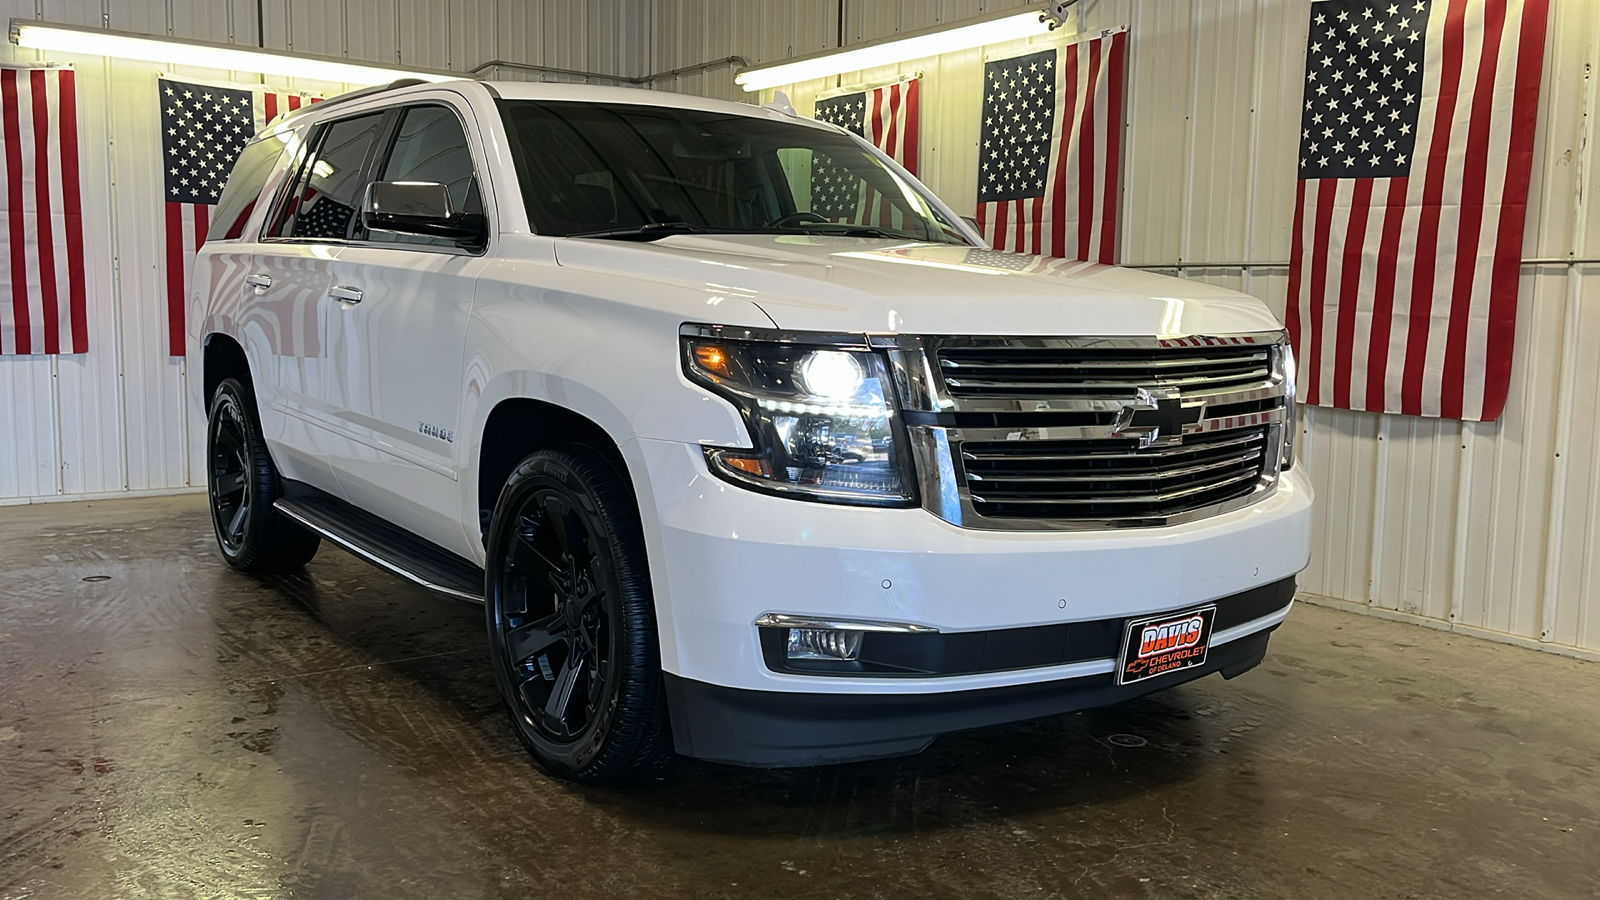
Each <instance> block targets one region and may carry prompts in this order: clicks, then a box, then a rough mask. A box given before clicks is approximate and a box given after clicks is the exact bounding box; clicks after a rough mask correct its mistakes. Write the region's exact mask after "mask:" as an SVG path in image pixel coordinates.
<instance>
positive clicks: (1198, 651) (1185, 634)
mask: <svg viewBox="0 0 1600 900" xmlns="http://www.w3.org/2000/svg"><path fill="white" fill-rule="evenodd" d="M1216 618H1217V608H1216V607H1215V606H1207V607H1204V608H1202V609H1191V610H1188V611H1186V612H1178V613H1163V614H1162V615H1159V616H1151V617H1150V618H1148V619H1136V620H1134V621H1132V622H1129V623H1128V632H1127V635H1126V637H1124V639H1123V642H1122V658H1121V659H1119V660H1117V684H1133V683H1134V682H1136V681H1144V680H1145V679H1147V678H1155V677H1157V676H1159V675H1165V674H1167V673H1169V672H1179V671H1182V670H1184V669H1188V668H1192V667H1194V666H1199V665H1204V664H1205V661H1206V650H1207V649H1208V648H1209V647H1210V645H1211V625H1212V623H1213V622H1215V621H1216Z"/></svg>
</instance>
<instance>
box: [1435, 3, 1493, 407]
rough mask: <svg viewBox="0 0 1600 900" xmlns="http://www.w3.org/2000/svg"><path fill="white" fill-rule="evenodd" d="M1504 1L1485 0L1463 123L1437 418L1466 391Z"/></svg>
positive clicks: (1458, 405) (1460, 405) (1454, 404)
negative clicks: (1475, 80) (1473, 80)
mask: <svg viewBox="0 0 1600 900" xmlns="http://www.w3.org/2000/svg"><path fill="white" fill-rule="evenodd" d="M1505 22H1506V0H1486V2H1485V4H1484V10H1483V50H1482V56H1481V58H1480V60H1479V62H1478V83H1477V86H1476V87H1475V88H1474V89H1473V94H1472V118H1471V119H1470V120H1469V121H1468V122H1467V154H1466V159H1465V160H1464V161H1463V162H1464V171H1463V173H1462V179H1461V223H1460V228H1461V231H1460V234H1459V235H1458V236H1457V244H1456V276H1455V285H1454V288H1453V290H1452V291H1451V296H1452V299H1451V303H1450V320H1449V325H1448V328H1447V329H1446V332H1445V334H1446V337H1445V352H1444V379H1443V384H1442V385H1441V392H1440V398H1439V414H1440V415H1441V416H1448V417H1450V418H1452V419H1459V418H1461V407H1462V403H1463V401H1464V395H1465V393H1466V390H1467V376H1466V368H1467V326H1468V325H1470V324H1471V321H1472V280H1473V275H1474V274H1476V272H1477V269H1478V239H1479V237H1480V236H1481V235H1482V233H1483V199H1484V192H1485V190H1486V187H1487V185H1486V182H1487V181H1488V179H1489V124H1490V119H1491V117H1492V116H1493V115H1494V82H1495V68H1496V66H1497V64H1498V63H1499V61H1500V34H1501V31H1502V29H1504V28H1505Z"/></svg>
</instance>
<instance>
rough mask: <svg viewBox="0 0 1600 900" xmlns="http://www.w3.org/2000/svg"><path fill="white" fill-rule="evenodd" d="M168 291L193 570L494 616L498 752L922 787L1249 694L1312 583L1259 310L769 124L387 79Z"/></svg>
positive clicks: (571, 770) (587, 763)
mask: <svg viewBox="0 0 1600 900" xmlns="http://www.w3.org/2000/svg"><path fill="white" fill-rule="evenodd" d="M214 217H215V221H214V223H213V225H212V228H211V233H210V235H209V239H208V240H207V242H206V244H205V247H204V249H203V250H202V251H201V252H200V253H199V256H198V258H197V261H196V263H195V271H194V279H193V284H194V289H193V296H192V298H191V304H192V306H191V315H190V317H189V319H188V321H189V323H190V325H189V353H190V355H191V357H192V358H193V360H194V361H195V363H196V365H197V371H201V372H203V373H204V374H203V378H194V379H191V383H193V384H195V386H196V388H197V389H202V390H203V391H204V394H203V397H201V398H197V400H199V399H203V401H204V404H205V407H206V409H207V410H208V413H209V422H208V431H207V448H208V449H207V459H208V467H209V473H210V497H211V506H212V511H213V519H214V522H215V526H216V532H217V540H218V543H219V544H220V545H221V549H222V553H223V555H224V556H225V557H226V558H227V560H228V562H229V563H230V564H231V565H233V566H234V567H235V568H238V569H241V570H244V571H247V572H265V571H272V570H282V569H285V568H290V567H295V566H299V565H302V564H303V563H305V562H306V561H307V560H308V559H310V557H311V555H312V554H313V553H314V552H315V551H316V548H317V545H318V542H319V540H320V539H321V538H327V539H328V540H331V541H333V542H334V543H336V544H338V545H339V546H341V547H343V548H345V549H347V550H350V551H352V552H354V553H355V554H357V555H359V556H361V557H363V558H365V559H367V560H369V561H371V562H373V563H376V564H377V565H379V566H381V567H383V568H385V569H387V570H389V571H391V572H393V573H395V574H398V575H400V576H403V577H405V578H408V579H410V580H412V581H414V582H416V583H418V584H421V585H424V586H426V587H428V588H431V589H433V590H436V591H438V592H441V593H443V594H448V595H452V596H455V597H459V598H464V599H468V600H472V601H477V602H483V603H484V604H485V607H486V619H487V624H488V633H489V647H490V659H491V662H492V665H493V668H494V672H495V675H496V678H497V680H498V683H499V685H500V689H501V692H502V694H503V695H504V698H505V701H506V705H507V707H508V708H509V710H510V713H511V721H512V723H513V726H514V727H515V729H516V731H517V734H518V735H519V736H520V737H521V739H522V740H523V742H524V743H525V744H526V745H527V747H528V748H529V750H530V751H532V753H533V754H534V755H535V756H536V757H537V758H538V759H539V760H540V761H541V762H542V763H544V764H545V765H546V766H547V767H548V768H550V769H551V770H552V771H554V772H556V773H558V774H560V775H563V776H566V777H569V778H574V779H579V780H598V779H604V778H611V777H616V776H620V775H624V774H628V773H633V772H638V771H640V770H647V769H650V768H652V767H655V766H658V765H659V764H661V763H662V762H663V761H664V760H665V759H667V758H668V757H669V756H670V755H671V752H672V751H674V750H675V751H676V752H678V753H683V754H686V755H689V756H694V757H700V758H704V759H712V760H721V761H726V762H733V763H741V764H747V765H758V766H787V765H806V764H813V763H822V762H839V761H845V760H855V759H866V758H872V757H879V756H889V755H894V754H904V753H914V752H917V751H918V750H921V749H922V748H924V747H926V746H927V745H928V744H929V743H930V742H931V741H932V740H933V739H934V738H935V737H936V736H938V735H939V734H941V733H945V732H949V731H954V730H958V729H967V728H974V727H979V726H986V725H992V724H996V723H1002V722H1011V721H1017V720H1021V719H1028V718H1033V717H1038V716H1046V715H1052V714H1056V713H1062V712H1066V711H1070V710H1076V709H1082V708H1085V707H1089V706H1096V705H1101V704H1107V703H1113V702H1116V701H1120V700H1124V699H1127V698H1129V697H1134V696H1137V695H1140V694H1144V693H1147V692H1149V691H1153V690H1158V689H1161V688H1166V687H1170V686H1173V685H1176V684H1180V683H1183V682H1186V681H1189V680H1192V679H1194V678H1198V677H1200V676H1203V675H1206V674H1209V673H1212V672H1220V673H1222V675H1224V676H1225V677H1232V676H1234V675H1237V674H1239V673H1241V672H1244V671H1245V670H1247V669H1249V668H1251V667H1252V666H1254V665H1256V664H1257V663H1258V662H1260V660H1261V658H1262V656H1263V654H1264V653H1265V652H1266V647H1267V638H1268V634H1269V633H1270V632H1271V631H1272V630H1273V629H1274V628H1275V627H1276V626H1277V625H1278V624H1279V623H1280V622H1282V621H1283V619H1284V616H1285V615H1286V614H1287V613H1288V611H1289V607H1290V604H1291V601H1292V597H1293V593H1294V577H1295V575H1296V573H1298V572H1299V571H1300V570H1301V569H1302V568H1303V567H1304V566H1305V565H1306V562H1307V559H1308V554H1309V547H1310V528H1311V524H1310V522H1311V519H1310V506H1311V490H1310V487H1309V485H1308V484H1307V482H1306V480H1305V478H1304V476H1303V475H1302V473H1301V472H1299V471H1297V470H1292V463H1293V459H1294V455H1293V448H1292V439H1293V436H1294V431H1295V422H1296V417H1295V401H1294V391H1293V362H1292V358H1291V356H1290V353H1289V348H1288V345H1287V343H1286V342H1285V339H1284V334H1283V331H1282V327H1281V325H1280V324H1279V323H1278V321H1277V320H1276V319H1275V318H1274V317H1273V315H1272V314H1271V313H1270V312H1269V311H1268V310H1267V309H1266V308H1265V307H1264V306H1263V305H1262V304H1261V303H1259V302H1258V301H1256V300H1254V299H1252V298H1250V297H1247V296H1244V295H1241V294H1237V293H1233V292H1230V291H1226V290H1221V289H1218V288H1213V287H1208V286H1206V285H1203V284H1197V283H1194V282H1189V281H1180V280H1177V279H1173V278H1167V277H1163V276H1158V275H1153V274H1144V273H1140V272H1134V271H1129V270H1125V269H1119V268H1114V267H1109V266H1102V265H1094V264H1089V263H1079V262H1064V261H1060V260H1049V259H1042V258H1034V257H1027V256H1017V255H1013V254H1007V253H996V252H994V251H991V250H988V249H984V248H983V247H982V246H981V240H980V239H979V236H978V235H977V234H976V233H975V232H973V231H972V229H971V228H970V227H969V226H968V225H967V224H965V223H964V222H963V221H962V220H961V219H960V218H958V217H957V216H956V215H955V214H954V213H953V212H951V210H950V209H949V207H947V206H946V205H945V204H943V203H942V202H941V201H940V200H939V199H938V198H936V197H934V196H933V195H932V194H931V193H929V192H928V191H927V189H926V188H924V187H923V186H922V185H921V184H919V183H918V182H917V180H916V179H915V178H913V177H912V176H911V175H909V174H907V173H906V172H905V170H904V169H902V168H900V167H899V166H897V165H895V164H894V163H893V162H892V161H890V160H889V159H887V158H886V157H885V156H883V154H881V153H879V152H878V151H877V150H875V149H873V148H872V147H871V146H870V145H869V144H867V143H866V142H864V141H862V140H861V139H860V138H858V137H856V136H854V135H851V134H849V133H847V132H845V131H841V130H839V129H837V128H834V127H831V126H827V125H822V124H819V123H817V122H812V121H809V120H806V119H801V118H797V117H796V116H795V115H794V114H793V113H792V112H789V111H784V110H774V109H765V108H756V107H753V106H745V105H738V104H733V103H724V102H717V101H711V100H697V99H692V98H689V97H684V96H679V95H675V94H668V93H656V92H648V91H635V90H623V89H610V88H595V87H586V86H570V85H554V84H514V83H505V84H489V83H479V82H470V81H461V82H451V83H444V84H430V85H392V86H389V87H387V88H380V89H374V90H371V91H364V92H358V93H356V94H351V95H346V96H344V97H340V98H337V99H335V100H332V101H329V102H326V103H319V104H316V105H315V106H311V107H307V108H305V109H302V110H300V111H299V112H297V113H291V114H289V116H288V117H287V118H284V119H281V120H279V121H278V122H276V123H275V124H274V125H273V126H272V127H270V128H269V129H268V130H267V131H266V133H265V134H263V135H262V136H261V137H259V138H257V139H256V140H255V141H254V142H252V143H251V144H250V145H249V146H248V147H246V148H245V150H244V151H243V154H242V155H241V157H240V159H239V161H238V163H237V165H236V167H235V170H234V173H233V177H232V180H231V181H230V182H229V184H228V188H227V190H226V192H225V193H224V195H223V197H222V199H221V201H220V203H219V204H218V205H217V207H216V208H215V211H214Z"/></svg>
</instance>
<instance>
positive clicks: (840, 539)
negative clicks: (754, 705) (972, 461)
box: [624, 440, 1311, 701]
mask: <svg viewBox="0 0 1600 900" xmlns="http://www.w3.org/2000/svg"><path fill="white" fill-rule="evenodd" d="M624 452H625V453H626V454H627V455H628V456H629V457H630V460H629V462H630V470H631V471H632V473H633V475H634V478H635V480H636V485H637V488H638V491H637V493H638V496H639V500H640V507H641V512H642V513H643V516H642V519H643V525H644V528H645V532H646V541H645V543H646V546H647V548H648V551H649V554H650V568H651V578H652V582H653V587H654V590H655V599H656V606H657V621H658V625H659V628H660V633H661V661H662V668H663V670H664V671H665V672H666V673H667V674H668V675H669V676H674V677H675V678H672V679H669V680H681V681H683V682H685V683H688V682H695V683H700V684H704V685H707V686H711V687H720V688H732V689H736V690H742V691H752V692H760V693H764V694H765V693H771V694H786V693H813V694H824V695H842V694H873V695H893V696H894V697H895V698H899V699H901V700H906V701H909V700H911V699H913V697H914V695H932V694H946V693H955V692H967V691H983V690H986V689H990V688H1000V687H1010V686H1018V685H1026V684H1032V683H1041V682H1055V681H1059V680H1061V679H1067V678H1074V677H1077V676H1081V675H1084V674H1091V673H1086V672H1085V671H1084V670H1083V669H1082V668H1081V667H1082V666H1083V665H1086V663H1082V662H1069V663H1066V664H1063V665H1043V666H1032V667H1028V668H999V669H996V670H991V671H971V670H970V669H968V670H967V673H965V674H952V675H940V676H935V677H896V678H879V677H862V676H853V677H852V676H834V675H819V674H795V673H790V672H778V671H773V670H772V669H771V668H769V667H768V665H767V663H766V662H765V660H764V658H763V654H762V647H761V640H760V635H759V629H757V628H756V627H755V625H754V623H755V620H756V619H757V618H759V617H760V616H761V615H763V614H765V613H785V614H791V615H801V616H813V617H819V618H834V619H856V620H862V619H866V620H877V621H891V622H903V623H910V624H918V625H925V626H931V627H933V628H936V629H938V631H939V632H941V633H945V634H948V633H952V632H980V631H995V630H1002V629H1023V628H1031V627H1034V626H1059V625H1061V624H1063V623H1066V624H1069V625H1070V624H1071V623H1087V622H1094V621H1104V620H1118V621H1121V620H1126V619H1130V618H1136V617H1140V616H1145V615H1151V614H1155V613H1161V612H1166V611H1170V610H1178V609H1184V608H1188V607H1193V606H1198V605H1201V604H1204V603H1207V602H1210V601H1213V600H1218V599H1219V598H1225V597H1231V596H1234V595H1237V594H1242V593H1244V592H1247V591H1251V590H1253V589H1256V588H1262V587H1265V586H1267V585H1272V584H1275V583H1278V582H1282V581H1283V580H1284V579H1290V578H1292V577H1293V576H1295V575H1296V574H1297V573H1299V571H1300V570H1301V569H1303V568H1304V567H1305V565H1306V563H1307V561H1308V559H1309V557H1310V545H1311V516H1310V510H1311V488H1310V485H1309V483H1308V482H1307V481H1306V480H1305V479H1304V476H1303V474H1302V473H1301V472H1300V471H1298V470H1294V471H1291V472H1289V473H1287V474H1286V475H1285V476H1284V477H1283V478H1282V480H1281V481H1280V483H1279V485H1278V488H1277V490H1276V491H1275V492H1274V493H1273V494H1272V495H1271V496H1269V497H1267V498H1266V499H1265V500H1262V501H1261V502H1259V503H1256V504H1254V505H1252V506H1250V507H1247V508H1245V509H1240V510H1236V511H1234V512H1229V513H1225V514H1223V515H1219V516H1214V517H1212V518H1208V519H1204V520H1200V521H1196V522H1189V523H1186V524H1182V525H1174V526H1169V527H1163V528H1136V529H1122V530H1113V531H1094V532H1068V533H1039V532H985V531H976V530H971V529H963V528H958V527H956V526H954V525H951V524H950V523H948V522H945V521H943V520H941V519H939V518H938V517H936V516H934V515H932V514H931V513H928V512H926V511H925V510H922V509H866V508H858V507H844V506H834V505H828V504H822V503H808V502H804V501H799V500H791V499H785V498H778V497H770V496H766V495H763V494H757V493H754V492H752V491H748V490H744V489H742V488H739V487H736V486H733V485H730V484H727V483H726V482H724V481H722V480H720V479H718V478H716V477H715V476H713V475H711V474H710V473H709V472H708V471H707V470H706V467H705V460H704V455H703V454H702V452H701V450H700V448H699V447H698V446H695V445H691V444H683V443H676V442H668V441H656V440H638V441H633V442H629V444H628V445H627V446H625V447H624ZM1277 621H1281V616H1279V617H1278V618H1277V619H1275V620H1274V619H1271V618H1270V617H1269V618H1268V619H1265V620H1261V621H1259V622H1256V623H1255V624H1254V625H1253V626H1251V627H1252V628H1254V630H1256V631H1260V630H1264V629H1267V628H1270V627H1272V626H1273V625H1275V624H1276V622H1277ZM1247 634H1248V629H1247V630H1246V631H1242V632H1239V633H1237V635H1236V637H1237V638H1243V637H1245V636H1247ZM1219 650H1220V647H1219ZM1110 668H1111V663H1110V662H1109V661H1107V662H1105V669H1104V671H1110Z"/></svg>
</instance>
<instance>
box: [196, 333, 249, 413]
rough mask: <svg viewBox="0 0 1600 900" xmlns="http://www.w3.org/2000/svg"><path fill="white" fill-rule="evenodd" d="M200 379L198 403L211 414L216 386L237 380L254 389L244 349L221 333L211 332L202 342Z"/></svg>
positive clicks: (228, 336) (231, 338)
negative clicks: (230, 379) (229, 379)
mask: <svg viewBox="0 0 1600 900" xmlns="http://www.w3.org/2000/svg"><path fill="white" fill-rule="evenodd" d="M200 377H201V381H202V388H201V390H202V393H201V395H200V403H201V406H202V408H203V409H205V411H206V412H207V413H209V412H211V398H212V396H213V395H214V394H216V392H217V386H218V385H220V384H222V382H223V381H224V380H226V379H228V378H237V379H239V381H241V382H242V383H244V384H245V385H246V386H249V387H251V388H252V389H253V388H254V384H253V382H252V380H251V377H250V358H249V357H248V356H246V355H245V352H244V347H243V346H241V345H240V344H239V342H238V341H236V340H234V338H233V337H232V336H231V335H228V334H223V333H221V332H212V333H211V334H208V335H206V336H205V339H204V340H203V341H202V353H201V363H200Z"/></svg>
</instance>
